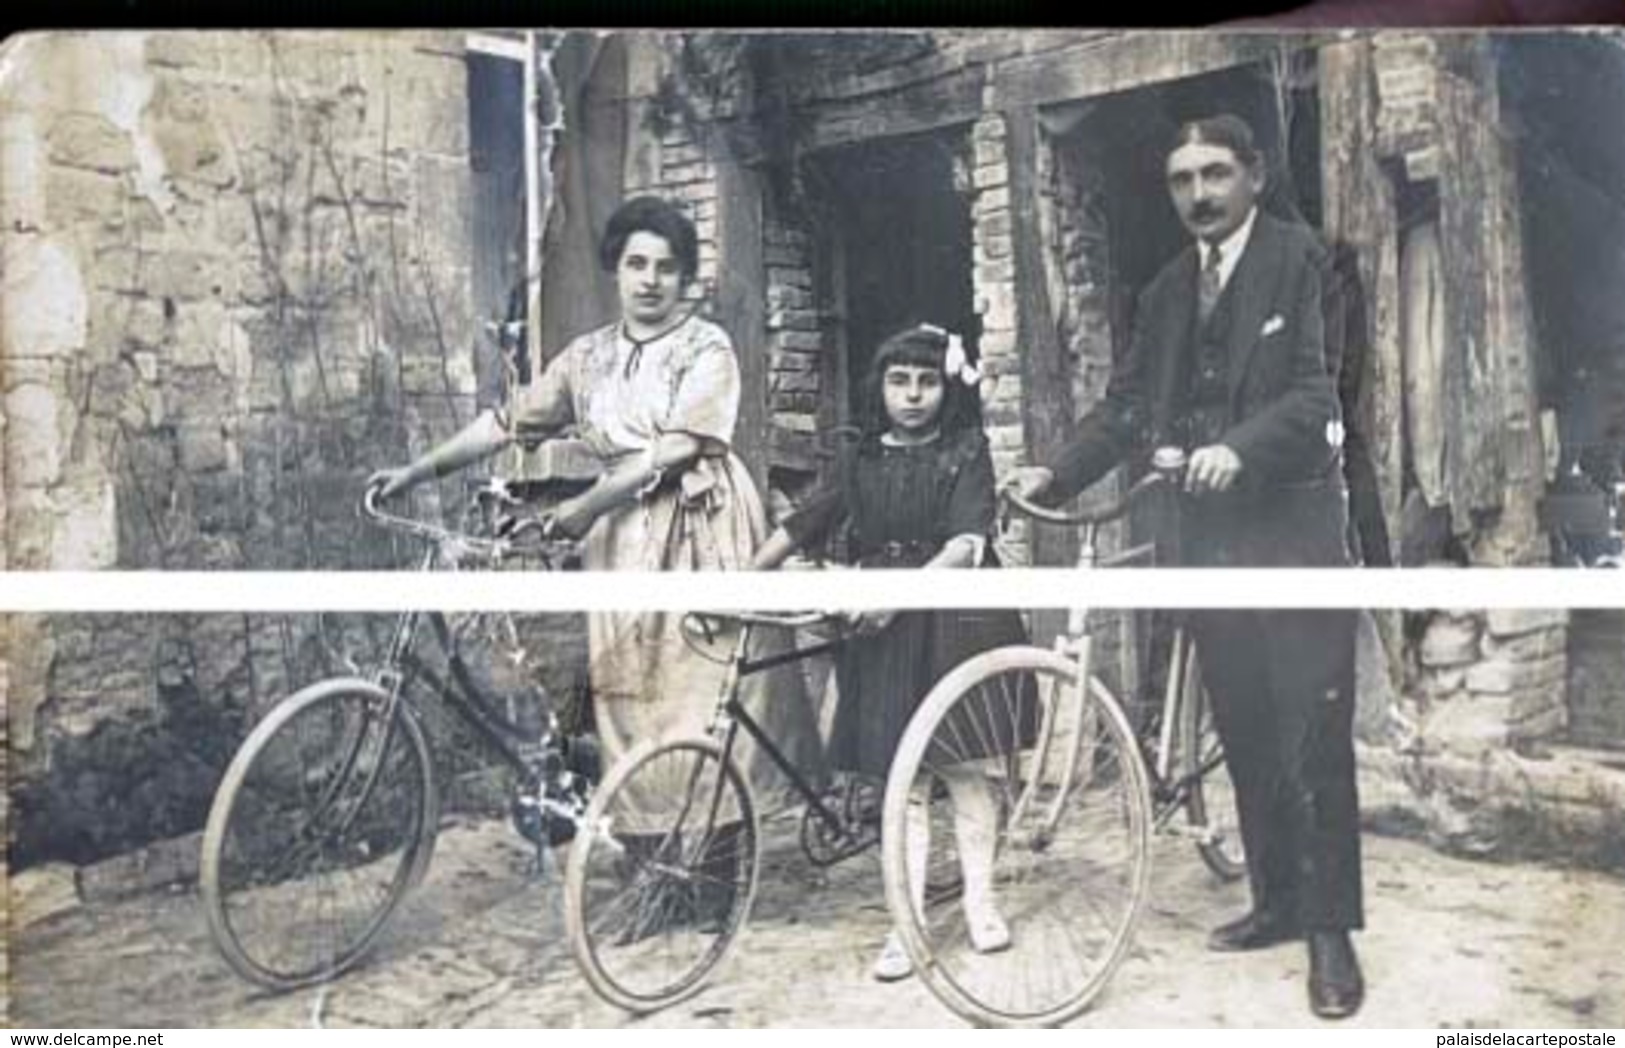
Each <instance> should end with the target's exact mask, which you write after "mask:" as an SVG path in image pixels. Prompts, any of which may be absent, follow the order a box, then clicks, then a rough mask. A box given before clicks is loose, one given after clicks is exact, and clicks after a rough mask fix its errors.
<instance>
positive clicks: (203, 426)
mask: <svg viewBox="0 0 1625 1048" xmlns="http://www.w3.org/2000/svg"><path fill="white" fill-rule="evenodd" d="M176 440H177V443H178V446H179V450H180V463H181V468H182V469H184V470H185V471H186V472H187V473H191V474H197V473H213V472H216V471H218V470H223V469H225V468H226V465H227V462H228V456H227V452H226V435H225V432H224V429H223V427H222V426H221V424H220V423H218V422H205V423H200V424H194V425H185V426H181V427H180V429H179V430H178V432H177V435H176Z"/></svg>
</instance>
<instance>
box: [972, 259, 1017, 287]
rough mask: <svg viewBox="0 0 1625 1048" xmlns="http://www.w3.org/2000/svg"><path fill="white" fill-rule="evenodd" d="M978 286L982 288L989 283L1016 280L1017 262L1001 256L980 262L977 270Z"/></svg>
mask: <svg viewBox="0 0 1625 1048" xmlns="http://www.w3.org/2000/svg"><path fill="white" fill-rule="evenodd" d="M975 277H976V286H977V287H978V288H982V287H985V286H987V285H988V284H994V283H1010V282H1011V281H1013V280H1015V277H1016V267H1015V262H1014V261H1013V260H1012V259H1009V258H999V259H995V260H992V261H988V262H983V263H979V264H978V265H977V266H976V270H975Z"/></svg>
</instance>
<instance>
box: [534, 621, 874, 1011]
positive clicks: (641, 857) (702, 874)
mask: <svg viewBox="0 0 1625 1048" xmlns="http://www.w3.org/2000/svg"><path fill="white" fill-rule="evenodd" d="M833 623H834V619H833V618H832V617H830V616H827V615H823V614H811V613H809V614H787V615H767V614H751V613H727V614H723V613H710V612H706V613H690V614H689V615H687V616H685V618H684V627H685V639H689V640H690V643H696V641H695V640H694V638H700V639H702V640H703V641H705V642H706V643H714V641H715V639H716V636H717V633H718V631H717V629H716V627H717V626H725V627H728V628H729V629H730V630H731V629H735V628H737V634H736V635H735V636H734V638H733V645H732V650H731V652H730V653H729V654H728V656H727V662H726V665H727V667H728V669H727V672H726V673H725V674H724V678H723V681H722V684H721V687H720V689H719V692H718V697H717V706H716V711H715V713H714V715H713V718H712V721H711V724H710V726H709V728H708V730H707V733H706V734H704V735H700V736H691V737H687V738H675V739H664V740H655V739H652V740H647V741H645V742H643V743H640V744H639V745H637V746H636V747H634V748H633V749H632V750H631V751H630V752H628V753H627V754H626V755H625V756H624V757H622V758H621V759H620V760H618V761H617V762H616V763H615V765H614V767H612V768H611V769H610V770H609V773H608V775H607V776H606V777H605V779H604V781H603V783H602V784H601V785H600V786H599V788H598V789H597V790H596V791H595V792H594V794H593V798H592V803H591V804H590V805H589V806H588V808H587V813H586V816H585V818H584V820H583V823H584V826H585V829H584V830H583V831H582V833H581V834H580V835H579V836H578V837H577V838H576V841H575V844H574V845H573V846H572V847H571V849H570V856H569V860H568V862H567V865H566V872H565V911H564V913H565V925H566V928H567V929H568V932H569V937H570V945H571V949H572V951H573V952H574V954H575V958H576V961H577V964H578V965H579V966H580V968H581V971H582V973H583V974H584V975H585V976H586V978H587V981H588V982H589V983H590V984H591V985H592V988H593V989H594V990H595V991H596V992H597V993H598V994H599V996H601V997H602V998H604V999H605V1000H607V1001H609V1002H611V1003H612V1004H615V1005H618V1006H619V1007H621V1008H624V1009H626V1010H627V1011H629V1012H633V1013H637V1014H642V1013H647V1012H652V1011H656V1010H658V1009H661V1008H665V1007H668V1006H670V1005H673V1004H676V1003H678V1002H680V1001H683V1000H685V999H687V998H688V997H690V996H692V995H693V994H695V993H698V992H699V991H700V990H701V989H702V988H703V987H704V986H705V984H706V982H707V980H708V979H709V977H710V976H711V975H712V974H713V973H714V972H715V971H716V970H717V968H718V967H719V966H720V965H722V964H723V963H724V962H725V961H726V960H727V958H728V956H729V954H730V953H731V951H732V949H733V947H734V946H735V945H736V943H737V940H738V938H739V936H740V934H741V932H742V931H743V930H744V926H745V923H746V921H747V920H748V919H749V914H750V908H751V904H752V902H753V901H754V899H755V893H756V884H757V877H758V872H759V869H760V860H761V847H762V845H761V833H760V826H759V823H758V812H757V805H756V801H755V798H754V797H753V796H752V791H751V786H750V783H749V782H748V780H746V778H745V777H744V775H743V774H742V773H741V772H740V771H739V768H738V767H737V766H736V764H735V763H734V759H733V755H734V752H735V751H734V746H735V742H736V740H737V738H738V735H739V730H740V729H741V728H743V729H744V731H745V733H746V734H747V735H749V736H750V737H751V738H752V739H754V740H755V742H756V744H757V745H759V746H760V747H762V750H763V752H764V753H765V754H767V756H768V758H769V759H770V760H771V761H772V762H773V763H774V764H775V765H777V766H778V768H779V769H780V770H781V771H782V772H783V773H784V774H785V777H786V778H787V779H788V780H789V782H790V785H791V786H792V788H793V789H794V790H795V792H796V793H797V794H799V796H800V797H801V799H802V800H804V801H805V802H806V805H807V806H806V809H805V811H804V813H803V816H802V822H801V838H800V843H801V847H802V850H803V852H804V853H805V854H806V856H807V858H808V859H809V860H810V861H811V862H813V863H814V864H815V865H819V866H828V865H831V864H833V863H836V862H839V861H842V860H844V859H846V858H849V857H851V856H853V855H856V854H858V853H860V852H862V851H864V850H865V849H867V848H869V847H871V846H873V845H874V844H875V843H876V842H877V841H878V839H879V819H878V813H877V812H875V811H873V810H872V809H869V808H866V807H865V806H864V805H863V803H862V800H861V796H860V795H859V793H858V792H857V790H856V787H849V788H848V790H847V791H845V792H844V793H841V794H839V795H837V796H834V797H830V796H826V795H824V794H821V793H820V792H819V791H818V790H816V789H815V788H814V787H813V785H812V784H811V783H809V782H808V781H807V778H806V776H804V775H802V774H801V772H800V771H799V770H798V769H797V768H796V767H795V766H794V764H793V763H792V762H791V761H790V760H789V759H788V758H787V757H785V755H784V753H783V752H782V751H781V750H780V749H779V748H778V746H777V745H775V744H774V742H773V740H772V739H771V738H770V737H769V736H768V734H767V732H766V731H765V730H764V729H763V728H762V727H761V725H760V724H758V723H757V722H756V720H755V719H754V718H753V717H752V716H751V714H750V711H749V710H747V709H746V708H745V707H744V705H743V703H742V702H741V700H740V698H739V688H738V686H739V682H740V680H741V679H742V678H744V677H746V676H749V675H751V674H754V673H760V672H763V671H765V670H769V669H772V668H774V667H777V666H782V665H785V664H787V663H789V662H793V661H797V660H801V659H807V658H811V657H813V656H815V655H821V654H824V653H826V652H830V651H833V650H834V649H835V648H837V647H838V646H839V645H840V644H841V643H842V638H841V636H840V635H839V631H837V633H836V635H835V636H834V637H832V638H829V639H822V640H819V641H816V642H815V643H811V644H807V645H804V646H800V647H797V646H795V645H794V644H792V645H790V646H789V647H788V648H787V650H784V651H777V652H771V653H769V654H765V655H762V656H760V657H753V656H752V654H751V639H752V637H753V636H754V635H755V631H756V630H758V629H762V628H768V629H782V630H796V629H812V630H816V629H819V628H821V627H828V626H830V625H832V624H833ZM702 650H703V649H702ZM717 661H722V660H720V659H719V660H717Z"/></svg>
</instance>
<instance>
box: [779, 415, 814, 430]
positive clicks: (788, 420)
mask: <svg viewBox="0 0 1625 1048" xmlns="http://www.w3.org/2000/svg"><path fill="white" fill-rule="evenodd" d="M772 423H773V425H775V426H777V427H779V428H780V429H784V430H789V431H790V432H792V433H816V432H818V416H817V415H815V414H799V413H794V412H782V411H775V412H773V418H772Z"/></svg>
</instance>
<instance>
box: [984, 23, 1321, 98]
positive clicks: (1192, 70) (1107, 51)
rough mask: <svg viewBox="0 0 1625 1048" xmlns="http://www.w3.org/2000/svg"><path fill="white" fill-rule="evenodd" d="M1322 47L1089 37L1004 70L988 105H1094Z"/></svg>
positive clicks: (1203, 36)
mask: <svg viewBox="0 0 1625 1048" xmlns="http://www.w3.org/2000/svg"><path fill="white" fill-rule="evenodd" d="M1321 40H1323V38H1322V37H1317V36H1312V35H1310V34H1297V33H1294V34H1286V33H1216V32H1213V31H1211V30H1202V31H1193V32H1176V33H1147V32H1126V33H1123V34H1120V35H1115V36H1092V37H1088V38H1086V39H1084V40H1083V41H1081V42H1080V43H1079V44H1078V45H1077V46H1075V47H1069V48H1065V49H1062V50H1055V51H1048V52H1045V53H1043V54H1039V55H1031V56H1025V57H1022V58H1016V59H1011V60H1010V61H1007V62H1001V63H999V64H998V66H997V67H996V68H995V69H994V70H993V72H992V75H991V77H990V79H989V84H988V88H989V90H988V105H989V106H990V107H992V108H998V109H1005V110H1013V109H1016V108H1019V107H1022V106H1041V105H1049V104H1052V103H1055V102H1063V101H1067V100H1069V99H1078V98H1093V97H1095V96H1097V95H1105V94H1113V93H1116V92H1119V91H1128V90H1132V89H1134V88H1139V87H1145V86H1147V85H1150V84H1159V83H1166V82H1168V81H1170V80H1184V79H1188V78H1190V77H1193V76H1199V75H1201V74H1202V73H1210V72H1215V71H1217V70H1220V69H1228V68H1231V67H1233V66H1239V65H1248V64H1250V63H1253V62H1258V61H1261V60H1263V59H1265V58H1268V57H1269V56H1271V55H1274V54H1278V53H1280V52H1281V50H1282V49H1283V48H1286V49H1288V50H1297V49H1302V48H1305V47H1310V46H1313V45H1314V44H1316V43H1317V42H1320V41H1321Z"/></svg>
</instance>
